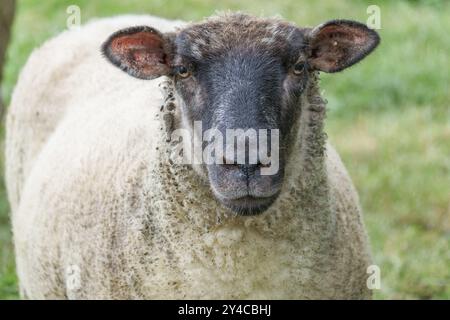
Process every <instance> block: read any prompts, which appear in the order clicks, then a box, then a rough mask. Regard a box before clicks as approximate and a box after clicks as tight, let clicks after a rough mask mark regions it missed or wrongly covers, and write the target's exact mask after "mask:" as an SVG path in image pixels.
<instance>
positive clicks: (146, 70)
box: [102, 26, 171, 80]
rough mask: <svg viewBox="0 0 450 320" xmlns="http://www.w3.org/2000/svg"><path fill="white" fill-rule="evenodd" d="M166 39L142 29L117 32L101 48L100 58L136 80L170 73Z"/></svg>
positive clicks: (163, 36) (143, 27)
mask: <svg viewBox="0 0 450 320" xmlns="http://www.w3.org/2000/svg"><path fill="white" fill-rule="evenodd" d="M170 42H171V41H170V37H169V36H165V35H163V34H161V33H160V32H159V31H157V30H155V29H153V28H150V27H146V26H142V27H132V28H128V29H123V30H120V31H118V32H116V33H114V34H112V35H111V36H110V37H109V38H108V40H106V42H105V43H104V44H103V45H102V52H103V54H104V56H105V57H106V58H107V59H108V60H109V61H110V62H111V63H112V64H114V65H115V66H117V67H119V68H120V69H122V70H123V71H125V72H127V73H128V74H130V75H132V76H133V77H136V78H139V79H147V80H150V79H155V78H158V77H160V76H164V75H168V74H169V73H170V61H169V60H170V47H171V46H170Z"/></svg>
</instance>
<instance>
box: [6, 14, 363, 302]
mask: <svg viewBox="0 0 450 320" xmlns="http://www.w3.org/2000/svg"><path fill="white" fill-rule="evenodd" d="M181 24H182V22H175V21H166V20H163V19H159V18H154V17H149V16H124V17H117V18H112V19H102V20H98V21H94V22H92V23H90V24H88V25H86V26H83V27H82V28H81V29H79V30H74V31H68V32H65V33H63V34H61V35H59V36H58V37H56V38H54V39H52V40H50V41H48V42H47V43H45V44H44V45H43V46H42V47H41V48H39V49H38V50H36V51H35V52H34V53H33V54H32V56H31V57H30V59H29V61H28V63H27V65H26V66H25V68H24V70H23V71H22V73H21V75H20V79H19V82H18V84H17V87H16V89H15V92H14V96H13V100H12V104H11V107H10V109H9V114H8V119H7V138H6V178H7V187H8V196H9V200H10V203H11V209H12V222H13V232H14V241H15V248H16V260H17V272H18V276H19V279H20V288H21V295H22V296H23V297H24V298H37V299H41V298H56V299H65V298H69V299H101V298H105V299H153V298H164V299H179V298H181V299H183V298H189V299H206V298H208V299H238V298H239V299H314V298H318V299H326V298H343V299H361V298H363V299H364V298H370V296H371V294H370V291H369V290H368V289H367V286H366V279H367V276H368V275H367V274H366V268H367V266H368V265H369V264H371V258H370V253H369V249H368V243H367V236H366V232H365V229H364V226H363V223H362V219H361V211H360V208H359V204H358V197H357V194H356V192H355V190H354V187H353V185H352V182H351V180H350V178H349V177H348V174H347V172H346V170H345V168H344V166H343V164H342V163H341V160H340V158H339V156H338V155H337V153H336V152H335V151H334V149H333V148H332V147H331V146H330V145H329V144H328V143H327V142H326V136H325V135H324V133H323V120H324V117H325V103H324V101H323V100H322V98H321V97H320V95H319V92H318V84H317V83H318V80H317V79H315V80H313V81H311V82H310V87H309V89H308V93H307V94H305V95H304V99H305V101H304V104H303V105H304V106H305V107H304V109H302V112H301V116H300V117H299V119H298V123H297V126H298V127H299V130H298V132H299V135H298V139H297V140H296V142H295V147H294V150H295V152H293V155H292V156H291V159H289V162H288V165H287V168H286V179H285V183H284V185H283V189H282V192H281V195H280V196H279V198H278V199H277V200H276V202H275V203H274V204H273V205H272V206H271V207H270V208H269V209H268V210H267V211H266V212H265V213H263V214H262V215H259V216H251V217H242V216H236V215H234V214H231V213H230V212H229V211H227V210H226V209H225V208H223V207H222V206H221V205H220V204H219V203H218V202H217V201H216V200H215V198H214V196H213V194H212V192H211V190H210V188H209V186H208V184H207V183H205V181H204V180H203V179H202V178H201V177H199V176H198V175H197V174H196V173H195V171H194V170H193V169H192V168H191V167H190V166H187V165H176V164H171V161H169V158H170V152H171V148H172V147H171V143H169V142H168V141H167V137H166V132H165V128H164V121H162V119H163V118H164V115H163V114H161V113H164V112H165V110H164V108H163V109H162V111H161V108H160V106H161V105H162V104H163V97H162V95H161V93H160V91H159V89H158V85H159V84H160V82H161V81H162V80H163V79H156V80H152V81H141V80H136V79H133V78H131V77H129V76H127V75H126V74H125V73H123V72H121V71H120V70H118V69H116V68H114V67H113V66H111V65H110V64H109V63H107V62H106V61H105V60H104V59H103V58H102V57H101V55H100V54H99V49H98V48H99V47H100V45H101V43H102V41H104V40H105V39H106V38H107V37H108V36H109V35H110V34H111V33H113V32H115V31H116V30H118V29H120V28H124V27H129V26H133V25H149V26H152V27H155V28H157V29H159V30H160V31H162V32H166V31H171V30H173V29H174V28H175V27H177V26H180V25H181ZM174 116H175V117H179V113H177V112H175V113H174ZM175 120H177V121H175V123H179V122H180V121H178V120H179V119H175Z"/></svg>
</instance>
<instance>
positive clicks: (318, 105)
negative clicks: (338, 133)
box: [297, 73, 327, 190]
mask: <svg viewBox="0 0 450 320" xmlns="http://www.w3.org/2000/svg"><path fill="white" fill-rule="evenodd" d="M319 90H320V88H319V76H318V74H317V73H313V74H312V76H311V81H310V84H309V86H308V88H307V92H306V94H305V95H304V97H303V101H302V105H301V106H300V108H301V110H302V111H301V115H300V119H299V129H298V137H297V142H298V144H299V150H300V164H301V165H300V167H301V168H302V174H301V176H300V180H301V186H302V188H303V189H305V190H313V189H315V188H316V187H318V186H322V187H323V186H326V185H327V173H326V166H325V151H326V137H327V136H326V134H325V132H324V120H325V117H326V103H327V102H326V100H324V99H323V98H322V97H321V95H320V91H319Z"/></svg>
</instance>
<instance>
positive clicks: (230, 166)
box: [222, 157, 239, 170]
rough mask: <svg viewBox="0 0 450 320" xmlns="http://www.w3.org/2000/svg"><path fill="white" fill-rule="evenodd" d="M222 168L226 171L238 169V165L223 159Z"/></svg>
mask: <svg viewBox="0 0 450 320" xmlns="http://www.w3.org/2000/svg"><path fill="white" fill-rule="evenodd" d="M222 166H223V167H224V168H226V169H230V170H231V169H238V168H239V166H238V164H236V163H234V161H230V160H228V159H227V158H225V157H223V159H222Z"/></svg>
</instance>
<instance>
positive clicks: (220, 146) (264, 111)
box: [103, 14, 378, 215]
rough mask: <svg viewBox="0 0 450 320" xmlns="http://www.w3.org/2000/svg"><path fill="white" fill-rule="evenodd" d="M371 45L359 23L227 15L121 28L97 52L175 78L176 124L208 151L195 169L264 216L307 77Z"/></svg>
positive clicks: (226, 197)
mask: <svg viewBox="0 0 450 320" xmlns="http://www.w3.org/2000/svg"><path fill="white" fill-rule="evenodd" d="M377 43H378V36H377V34H376V33H375V32H374V31H372V30H370V29H368V28H367V27H366V26H364V25H362V24H359V23H356V22H351V21H332V22H329V23H326V24H323V25H321V26H319V27H317V28H315V29H301V28H298V27H296V26H294V25H292V24H289V23H286V22H283V21H280V20H278V19H260V18H254V17H251V16H247V15H243V14H232V15H225V16H219V17H216V18H213V19H209V20H207V21H206V22H203V23H199V24H193V25H189V26H187V27H186V28H184V29H182V30H179V31H178V32H176V33H169V34H161V33H159V32H158V31H156V30H154V29H152V28H149V27H136V28H131V29H126V30H122V31H119V32H117V33H115V34H114V35H112V36H111V37H110V39H109V40H108V41H106V42H105V44H104V46H103V52H104V53H105V55H106V57H107V58H109V60H110V61H111V62H113V63H114V64H115V65H117V66H118V67H120V68H121V69H123V70H124V71H126V72H128V73H129V74H131V75H132V76H135V77H138V78H142V79H153V78H156V77H158V76H162V75H166V76H169V77H171V78H172V79H173V82H174V84H175V90H176V96H177V98H178V101H179V105H180V107H181V115H182V124H183V126H184V128H185V129H188V130H189V132H190V133H191V136H192V137H193V139H194V140H196V144H197V146H198V145H200V146H203V147H204V148H200V152H201V153H202V154H201V155H200V158H201V159H202V160H204V162H206V163H203V164H202V165H196V166H194V167H195V168H196V170H198V172H199V173H200V174H202V175H204V176H206V177H207V178H208V181H209V184H210V186H211V189H212V190H213V192H214V195H215V196H216V198H217V199H218V201H220V202H221V203H222V204H224V205H225V206H226V207H228V208H230V209H231V210H233V211H235V212H237V213H240V214H244V215H246V214H257V213H260V212H263V211H264V210H265V209H267V208H268V207H269V206H270V205H271V204H272V203H273V202H274V201H275V200H276V198H277V196H278V194H279V193H280V190H281V187H282V184H283V178H284V176H285V170H284V169H285V167H286V163H287V161H289V160H288V159H289V158H290V154H291V153H292V151H293V148H292V146H293V145H295V139H298V132H297V131H298V125H297V124H298V119H299V115H300V113H301V110H302V108H303V107H304V106H302V101H304V99H302V97H303V95H304V94H305V92H306V90H305V89H306V88H307V87H308V81H309V77H310V75H311V73H312V72H315V71H325V72H336V71H340V70H342V69H344V68H346V67H348V66H350V65H352V64H354V63H356V62H357V61H359V60H361V59H362V58H363V57H364V56H365V55H367V54H368V53H369V52H370V51H371V50H373V48H375V46H376V45H377ZM194 143H195V142H194ZM208 146H209V148H210V149H209V150H208V151H207V150H205V147H208ZM211 146H212V147H211ZM195 151H196V148H195V147H194V152H195ZM209 151H210V152H209ZM205 155H209V156H210V157H209V158H208V159H205ZM197 156H198V155H197ZM194 157H195V155H194ZM197 159H198V158H197Z"/></svg>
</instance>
